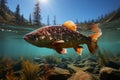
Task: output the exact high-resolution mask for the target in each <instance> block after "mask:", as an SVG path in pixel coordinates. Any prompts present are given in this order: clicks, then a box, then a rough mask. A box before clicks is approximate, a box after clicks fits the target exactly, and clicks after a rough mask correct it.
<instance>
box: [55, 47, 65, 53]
mask: <svg viewBox="0 0 120 80" xmlns="http://www.w3.org/2000/svg"><path fill="white" fill-rule="evenodd" d="M55 50H56V52H58V53H59V54H66V53H67V49H65V48H55Z"/></svg>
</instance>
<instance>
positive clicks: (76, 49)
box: [74, 46, 83, 55]
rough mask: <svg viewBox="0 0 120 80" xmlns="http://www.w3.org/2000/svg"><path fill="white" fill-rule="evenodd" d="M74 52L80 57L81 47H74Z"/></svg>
mask: <svg viewBox="0 0 120 80" xmlns="http://www.w3.org/2000/svg"><path fill="white" fill-rule="evenodd" d="M74 50H75V51H76V53H77V54H78V55H82V51H83V47H82V46H78V47H74Z"/></svg>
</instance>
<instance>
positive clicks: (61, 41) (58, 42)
mask: <svg viewBox="0 0 120 80" xmlns="http://www.w3.org/2000/svg"><path fill="white" fill-rule="evenodd" d="M63 43H64V40H58V41H55V42H53V43H52V45H53V46H55V47H57V46H59V45H60V44H63Z"/></svg>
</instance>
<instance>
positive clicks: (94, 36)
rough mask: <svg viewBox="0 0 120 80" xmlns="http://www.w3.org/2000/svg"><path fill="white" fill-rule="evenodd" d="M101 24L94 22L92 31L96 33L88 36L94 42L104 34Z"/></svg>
mask: <svg viewBox="0 0 120 80" xmlns="http://www.w3.org/2000/svg"><path fill="white" fill-rule="evenodd" d="M98 26H99V24H92V25H91V31H93V32H94V33H93V34H91V35H89V36H88V37H89V38H91V40H92V41H93V42H97V40H98V38H99V37H100V36H101V35H102V32H101V29H100V28H99V27H98Z"/></svg>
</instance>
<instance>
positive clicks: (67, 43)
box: [24, 21, 102, 55]
mask: <svg viewBox="0 0 120 80" xmlns="http://www.w3.org/2000/svg"><path fill="white" fill-rule="evenodd" d="M91 30H92V31H93V32H94V33H93V34H91V35H89V36H85V35H83V34H81V33H80V32H78V31H76V25H75V24H74V23H73V22H72V21H67V22H64V23H63V24H62V25H60V26H45V27H41V28H39V29H36V30H34V31H32V32H30V33H28V34H26V35H25V36H24V39H25V40H26V41H27V42H29V43H31V44H33V45H35V46H38V47H46V48H51V49H54V50H56V52H58V53H60V54H65V53H67V50H66V48H74V50H75V51H76V53H77V54H79V55H80V54H81V53H82V50H83V47H82V46H81V44H87V46H88V49H89V51H90V53H91V54H94V53H95V52H96V50H97V48H98V46H97V40H98V38H99V37H100V36H101V34H102V32H101V29H100V28H98V24H93V25H92V27H91Z"/></svg>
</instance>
